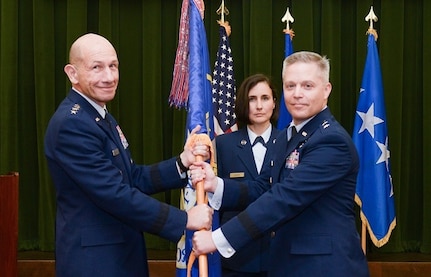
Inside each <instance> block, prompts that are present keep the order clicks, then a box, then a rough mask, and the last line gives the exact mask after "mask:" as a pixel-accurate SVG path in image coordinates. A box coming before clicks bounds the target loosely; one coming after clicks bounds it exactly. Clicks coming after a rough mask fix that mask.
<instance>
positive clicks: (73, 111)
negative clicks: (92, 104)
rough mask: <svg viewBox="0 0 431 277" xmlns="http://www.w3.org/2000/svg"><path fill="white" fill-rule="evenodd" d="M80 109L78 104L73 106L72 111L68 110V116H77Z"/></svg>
mask: <svg viewBox="0 0 431 277" xmlns="http://www.w3.org/2000/svg"><path fill="white" fill-rule="evenodd" d="M80 108H81V106H79V104H75V105H73V107H72V109H70V114H77V113H78V111H79V109H80Z"/></svg>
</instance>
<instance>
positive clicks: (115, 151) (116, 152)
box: [112, 148, 120, 157]
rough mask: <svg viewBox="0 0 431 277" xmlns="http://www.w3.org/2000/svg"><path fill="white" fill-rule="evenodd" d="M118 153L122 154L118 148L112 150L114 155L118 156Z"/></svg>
mask: <svg viewBox="0 0 431 277" xmlns="http://www.w3.org/2000/svg"><path fill="white" fill-rule="evenodd" d="M118 154H120V150H118V148H115V149H114V150H112V156H114V157H115V156H118Z"/></svg>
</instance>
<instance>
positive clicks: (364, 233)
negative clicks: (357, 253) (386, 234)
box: [361, 221, 367, 255]
mask: <svg viewBox="0 0 431 277" xmlns="http://www.w3.org/2000/svg"><path fill="white" fill-rule="evenodd" d="M361 246H362V251H364V254H365V255H367V225H366V224H365V222H363V221H362V234H361Z"/></svg>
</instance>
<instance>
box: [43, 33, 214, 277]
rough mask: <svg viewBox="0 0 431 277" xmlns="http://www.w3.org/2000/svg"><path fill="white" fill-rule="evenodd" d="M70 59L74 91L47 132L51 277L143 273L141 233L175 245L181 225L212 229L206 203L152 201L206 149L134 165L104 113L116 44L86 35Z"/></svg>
mask: <svg viewBox="0 0 431 277" xmlns="http://www.w3.org/2000/svg"><path fill="white" fill-rule="evenodd" d="M69 59H70V63H69V64H67V65H66V66H65V68H64V70H65V72H66V74H67V76H68V77H69V80H70V81H71V83H72V89H71V90H70V92H69V94H68V95H67V97H66V98H65V99H64V100H63V101H62V102H61V103H60V105H59V107H58V109H57V110H56V112H55V113H54V115H53V116H52V118H51V120H50V122H49V125H48V128H47V130H46V135H45V155H46V158H47V161H48V167H49V171H50V173H51V176H52V180H53V182H54V185H55V189H56V201H57V202H56V203H57V215H56V240H55V258H56V276H59V277H64V276H71V277H77V276H81V277H82V276H89V277H96V276H103V277H106V276H112V277H118V276H149V273H148V265H147V254H146V246H145V240H144V236H143V232H149V233H152V234H156V235H159V236H161V237H163V238H166V239H169V240H171V241H173V242H176V241H178V240H179V239H180V237H181V236H182V234H183V232H184V230H185V229H186V228H187V229H191V230H198V229H202V228H205V229H208V228H210V226H211V222H212V210H211V209H210V208H209V207H208V206H207V205H199V206H196V207H194V208H192V210H189V211H188V212H185V211H182V210H179V209H178V208H175V207H173V206H170V205H167V204H165V203H162V202H160V201H157V200H156V199H154V198H152V197H151V196H150V195H151V194H154V193H157V192H160V191H163V190H168V189H173V188H180V187H183V186H185V185H186V183H187V179H186V173H185V171H186V170H187V167H188V166H189V165H190V164H191V162H192V161H193V160H194V155H203V156H204V157H205V158H208V157H209V151H208V147H207V146H199V145H197V146H195V147H194V148H192V149H191V148H190V147H187V146H186V147H184V151H183V152H182V153H181V154H180V156H179V157H177V158H176V159H175V158H172V159H169V160H166V161H162V162H160V163H157V164H154V165H149V166H144V165H137V164H135V163H134V162H133V159H132V157H131V154H130V150H129V143H128V142H127V139H126V136H125V135H124V133H123V132H122V130H121V128H120V126H119V125H118V123H117V122H116V121H115V119H114V118H113V117H112V116H111V115H110V114H108V113H107V112H106V103H107V102H109V101H110V100H112V99H113V98H114V96H115V92H116V88H117V85H118V80H119V73H118V63H119V62H118V58H117V54H116V51H115V49H114V47H113V46H112V45H111V43H110V42H109V41H108V40H106V39H105V38H103V37H101V36H99V35H96V34H86V35H83V36H81V37H80V38H78V39H77V40H76V41H75V42H74V43H73V44H72V47H71V50H70V58H69ZM198 129H199V128H196V129H195V130H194V131H197V130H198Z"/></svg>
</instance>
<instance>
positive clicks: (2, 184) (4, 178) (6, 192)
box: [0, 172, 19, 277]
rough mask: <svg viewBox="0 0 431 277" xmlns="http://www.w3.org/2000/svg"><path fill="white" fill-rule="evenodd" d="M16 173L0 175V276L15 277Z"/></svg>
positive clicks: (16, 227) (16, 240)
mask: <svg viewBox="0 0 431 277" xmlns="http://www.w3.org/2000/svg"><path fill="white" fill-rule="evenodd" d="M18 185H19V175H18V173H17V172H13V173H10V174H8V175H0V276H5V277H16V276H18V269H17V264H18V263H17V252H18Z"/></svg>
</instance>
